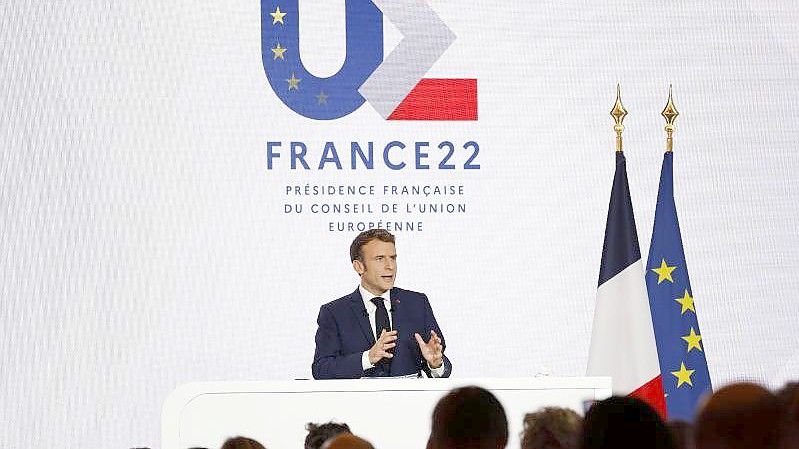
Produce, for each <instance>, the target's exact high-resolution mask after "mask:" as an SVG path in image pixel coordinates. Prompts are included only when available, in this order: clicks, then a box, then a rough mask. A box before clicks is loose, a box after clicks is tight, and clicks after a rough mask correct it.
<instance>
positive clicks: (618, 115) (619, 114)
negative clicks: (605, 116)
mask: <svg viewBox="0 0 799 449" xmlns="http://www.w3.org/2000/svg"><path fill="white" fill-rule="evenodd" d="M610 116H611V117H613V120H615V121H616V125H615V126H613V130H614V131H616V152H617V153H621V152H622V151H623V146H622V140H621V133H622V132H623V131H624V125H623V124H622V122H623V121H624V117H626V116H627V110H626V109H624V105H622V104H621V86H620V85H618V84H616V104H614V105H613V109H611V110H610Z"/></svg>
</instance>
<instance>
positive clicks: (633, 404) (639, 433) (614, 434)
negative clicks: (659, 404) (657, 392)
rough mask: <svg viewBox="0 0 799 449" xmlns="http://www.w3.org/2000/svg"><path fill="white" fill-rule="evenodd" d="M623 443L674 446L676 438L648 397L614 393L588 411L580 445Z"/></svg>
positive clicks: (613, 448)
mask: <svg viewBox="0 0 799 449" xmlns="http://www.w3.org/2000/svg"><path fill="white" fill-rule="evenodd" d="M620 447H637V448H644V447H645V448H649V449H674V441H673V440H672V438H671V433H669V429H668V427H666V424H665V423H664V422H663V420H662V419H661V418H660V415H658V413H657V412H656V411H655V410H654V409H652V407H650V406H649V405H648V404H646V403H645V402H644V401H642V400H640V399H636V398H633V397H629V396H612V397H609V398H607V399H605V400H602V401H599V402H597V403H595V404H594V405H593V406H591V408H590V409H589V410H588V412H587V413H586V414H585V419H584V420H583V431H582V436H581V438H580V449H617V448H620Z"/></svg>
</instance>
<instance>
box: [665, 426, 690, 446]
mask: <svg viewBox="0 0 799 449" xmlns="http://www.w3.org/2000/svg"><path fill="white" fill-rule="evenodd" d="M666 425H667V426H668V428H669V432H671V439H672V440H673V441H674V449H695V448H696V444H695V443H694V426H693V425H691V423H689V422H685V421H680V420H675V421H669V422H668V423H666Z"/></svg>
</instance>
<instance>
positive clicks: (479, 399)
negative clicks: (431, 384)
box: [427, 387, 508, 449]
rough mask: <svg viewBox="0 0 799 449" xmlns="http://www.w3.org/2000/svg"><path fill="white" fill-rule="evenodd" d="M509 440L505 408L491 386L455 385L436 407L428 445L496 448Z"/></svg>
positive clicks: (438, 448) (432, 447) (436, 448)
mask: <svg viewBox="0 0 799 449" xmlns="http://www.w3.org/2000/svg"><path fill="white" fill-rule="evenodd" d="M507 442H508V418H507V417H506V416H505V409H504V408H503V407H502V404H501V403H500V402H499V400H498V399H497V398H496V396H494V395H493V394H491V392H490V391H488V390H485V389H483V388H480V387H463V388H456V389H454V390H452V391H450V392H449V393H447V395H446V396H444V397H443V398H441V400H439V401H438V404H436V408H435V409H434V410H433V425H432V430H431V432H430V440H429V441H428V443H427V447H428V449H448V448H453V449H454V448H461V449H497V448H502V447H505V445H506V444H507Z"/></svg>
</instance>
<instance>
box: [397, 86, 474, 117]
mask: <svg viewBox="0 0 799 449" xmlns="http://www.w3.org/2000/svg"><path fill="white" fill-rule="evenodd" d="M388 119H389V120H477V80H476V79H449V78H423V79H421V80H420V81H419V83H418V84H416V86H415V87H414V88H413V89H412V90H411V92H410V93H409V94H408V96H407V97H405V99H404V100H402V103H400V104H399V106H397V109H394V112H392V113H391V115H390V116H388Z"/></svg>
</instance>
